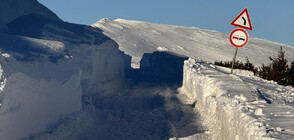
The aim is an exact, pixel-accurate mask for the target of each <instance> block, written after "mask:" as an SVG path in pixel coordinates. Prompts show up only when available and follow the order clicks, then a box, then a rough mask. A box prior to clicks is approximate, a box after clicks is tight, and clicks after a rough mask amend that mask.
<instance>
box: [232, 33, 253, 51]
mask: <svg viewBox="0 0 294 140" xmlns="http://www.w3.org/2000/svg"><path fill="white" fill-rule="evenodd" d="M248 40H249V35H248V33H247V32H246V30H244V29H235V30H233V31H232V32H231V34H230V42H231V44H232V45H233V46H234V47H237V48H241V47H243V46H245V45H246V44H247V43H248Z"/></svg>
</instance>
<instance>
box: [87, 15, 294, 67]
mask: <svg viewBox="0 0 294 140" xmlns="http://www.w3.org/2000/svg"><path fill="white" fill-rule="evenodd" d="M92 26H93V27H99V28H100V29H102V30H103V32H104V33H105V34H106V35H107V36H109V37H110V38H112V39H113V40H115V41H116V42H117V43H118V44H119V47H120V49H121V50H123V51H124V52H126V54H129V55H131V56H132V57H133V60H132V66H133V67H139V62H140V60H141V58H142V56H143V54H144V53H150V52H154V51H155V50H156V49H157V48H158V47H160V48H165V49H166V50H168V51H170V52H174V53H177V54H182V55H185V56H189V57H194V58H196V59H198V60H205V61H208V62H214V61H215V60H224V61H228V60H230V61H231V59H232V57H233V53H234V51H235V49H234V48H233V47H232V45H231V44H230V42H229V39H228V35H226V34H223V33H220V32H216V31H212V30H204V29H199V28H195V27H181V26H172V25H162V24H155V23H148V22H141V21H131V20H125V19H116V20H110V19H108V18H104V19H102V20H100V21H98V22H97V23H95V24H93V25H92ZM249 34H250V32H249ZM280 46H283V47H284V50H285V51H286V56H287V58H288V60H290V61H291V60H293V59H294V55H293V54H294V47H292V46H288V45H284V44H280V43H276V42H271V41H267V40H262V39H256V38H251V39H250V40H249V43H248V45H247V46H245V47H243V48H241V49H239V52H238V59H239V60H241V61H243V62H244V61H245V58H246V56H247V57H248V58H249V60H250V61H251V62H253V63H254V64H256V65H258V66H260V65H261V64H262V63H267V62H269V59H268V57H269V56H276V54H277V51H278V50H279V47H280Z"/></svg>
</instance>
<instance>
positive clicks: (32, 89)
mask: <svg viewBox="0 0 294 140" xmlns="http://www.w3.org/2000/svg"><path fill="white" fill-rule="evenodd" d="M32 41H34V40H32ZM117 48H118V45H117V44H116V43H115V42H114V41H112V40H109V41H106V42H104V43H102V44H101V45H99V46H75V48H74V49H72V50H71V52H70V54H69V55H70V56H72V57H70V58H64V59H61V60H59V61H58V63H52V62H51V61H38V60H36V61H31V62H24V61H18V60H16V59H15V58H14V57H13V56H12V55H10V57H4V56H1V55H0V64H1V65H0V77H1V79H0V123H1V125H0V139H1V140H2V139H5V140H6V139H7V140H8V139H11V140H14V139H15V140H17V139H24V138H28V137H30V136H31V135H34V134H38V133H40V132H42V131H46V130H47V129H48V128H50V127H54V125H55V124H56V123H57V122H58V121H59V120H60V119H61V118H62V117H64V116H65V115H68V114H72V113H74V112H77V111H80V110H81V109H82V102H81V101H82V96H83V95H85V94H100V93H104V92H105V91H108V90H109V89H111V90H118V89H119V88H120V87H121V86H122V84H123V81H124V69H126V68H128V67H130V63H131V58H130V57H129V56H126V55H125V54H124V53H123V52H121V51H119V50H118V49H117ZM85 92H86V93H85Z"/></svg>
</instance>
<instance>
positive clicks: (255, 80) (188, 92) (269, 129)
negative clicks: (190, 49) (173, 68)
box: [179, 58, 294, 140]
mask: <svg viewBox="0 0 294 140" xmlns="http://www.w3.org/2000/svg"><path fill="white" fill-rule="evenodd" d="M229 73H230V69H228V68H223V67H219V66H214V65H211V64H207V63H203V62H196V60H194V59H191V58H190V59H189V60H187V61H185V64H184V79H183V86H182V87H181V88H180V89H179V91H180V93H182V94H180V95H179V98H180V99H181V100H182V102H183V103H186V104H193V103H196V105H195V107H196V108H197V110H199V112H200V114H201V116H202V118H203V120H204V123H205V125H207V126H208V129H209V131H210V135H211V136H212V138H213V139H242V140H250V139H272V138H277V139H293V125H291V124H292V123H291V122H292V121H293V120H294V117H293V116H292V115H293V113H294V112H293V109H292V108H293V95H294V89H293V88H291V87H284V86H279V85H277V84H276V83H274V82H271V81H266V80H263V79H261V78H259V77H256V76H254V74H253V73H252V72H249V71H244V70H235V74H236V75H232V74H229ZM182 95H184V96H182ZM281 110H283V111H281ZM287 124H288V125H287Z"/></svg>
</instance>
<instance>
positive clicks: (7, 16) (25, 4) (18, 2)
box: [0, 0, 60, 29]
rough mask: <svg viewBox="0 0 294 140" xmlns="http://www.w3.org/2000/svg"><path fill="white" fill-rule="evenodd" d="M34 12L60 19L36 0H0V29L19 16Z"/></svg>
mask: <svg viewBox="0 0 294 140" xmlns="http://www.w3.org/2000/svg"><path fill="white" fill-rule="evenodd" d="M31 13H36V14H39V15H42V16H45V17H47V18H50V19H52V20H60V19H59V18H58V17H57V15H56V14H55V13H53V12H52V11H51V10H49V9H48V8H46V7H45V6H43V5H42V4H40V3H39V2H38V1H37V0H0V29H1V28H3V26H5V24H7V23H9V22H11V21H12V20H14V19H15V18H17V17H19V16H24V15H27V14H31Z"/></svg>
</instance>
